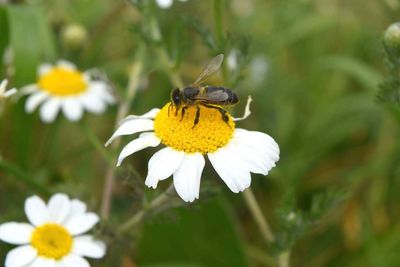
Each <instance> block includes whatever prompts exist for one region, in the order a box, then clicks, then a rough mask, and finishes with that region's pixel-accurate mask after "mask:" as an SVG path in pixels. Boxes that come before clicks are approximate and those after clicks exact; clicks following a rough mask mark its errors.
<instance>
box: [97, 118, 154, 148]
mask: <svg viewBox="0 0 400 267" xmlns="http://www.w3.org/2000/svg"><path fill="white" fill-rule="evenodd" d="M153 129H154V122H153V121H152V120H148V119H137V120H130V121H127V122H125V123H123V124H121V125H120V126H119V127H118V129H117V130H116V131H115V133H114V134H113V135H112V136H111V138H110V139H108V141H107V142H106V144H105V146H108V145H109V144H111V142H112V141H114V140H115V139H116V138H117V137H119V136H122V135H128V134H134V133H139V132H144V131H150V130H153Z"/></svg>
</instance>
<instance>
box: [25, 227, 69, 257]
mask: <svg viewBox="0 0 400 267" xmlns="http://www.w3.org/2000/svg"><path fill="white" fill-rule="evenodd" d="M72 243H73V239H72V236H71V235H70V234H69V233H68V231H67V230H66V229H65V228H64V227H62V226H60V225H58V224H51V223H49V224H44V225H42V226H40V227H38V228H36V229H35V231H34V232H33V234H32V237H31V244H32V246H33V247H34V248H36V250H37V252H38V255H39V256H42V257H45V258H51V259H56V260H58V259H61V258H63V257H64V256H66V255H68V254H69V253H70V252H71V249H72Z"/></svg>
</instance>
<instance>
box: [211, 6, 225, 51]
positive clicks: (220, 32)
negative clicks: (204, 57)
mask: <svg viewBox="0 0 400 267" xmlns="http://www.w3.org/2000/svg"><path fill="white" fill-rule="evenodd" d="M214 26H215V35H216V37H217V42H218V47H219V48H220V49H221V48H222V47H223V44H224V40H225V36H224V27H223V0H214Z"/></svg>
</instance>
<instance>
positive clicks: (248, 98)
mask: <svg viewBox="0 0 400 267" xmlns="http://www.w3.org/2000/svg"><path fill="white" fill-rule="evenodd" d="M252 101H253V99H252V98H251V96H248V97H247V102H246V107H245V108H244V114H243V116H242V117H240V118H233V121H241V120H245V119H247V117H249V116H250V114H251V110H250V104H251V102H252Z"/></svg>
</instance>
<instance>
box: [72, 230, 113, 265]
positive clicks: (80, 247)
mask: <svg viewBox="0 0 400 267" xmlns="http://www.w3.org/2000/svg"><path fill="white" fill-rule="evenodd" d="M72 253H74V254H77V255H79V256H85V257H89V258H95V259H100V258H102V257H104V255H105V254H106V245H105V244H104V242H102V241H100V240H95V239H94V238H93V237H92V236H90V235H84V236H79V237H76V238H74V246H73V248H72Z"/></svg>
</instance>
